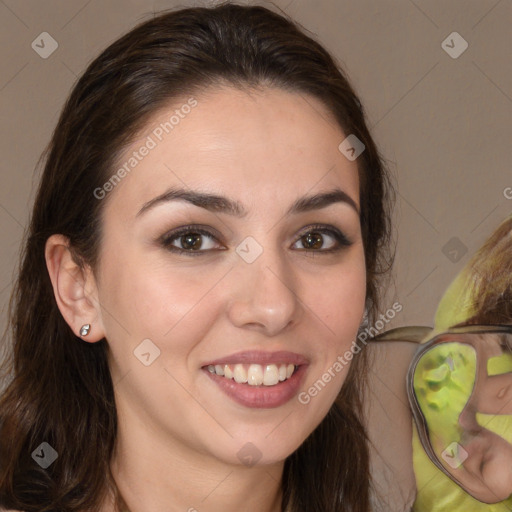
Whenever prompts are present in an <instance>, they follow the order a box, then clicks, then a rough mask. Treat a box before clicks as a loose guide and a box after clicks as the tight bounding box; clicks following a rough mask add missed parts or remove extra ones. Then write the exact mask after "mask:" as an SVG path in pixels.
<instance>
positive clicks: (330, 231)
mask: <svg viewBox="0 0 512 512" xmlns="http://www.w3.org/2000/svg"><path fill="white" fill-rule="evenodd" d="M191 233H194V234H198V235H203V236H206V237H209V238H212V239H213V240H216V241H217V242H218V239H217V237H216V236H215V235H214V234H213V233H212V232H210V231H208V230H207V229H204V228H202V227H200V226H197V225H195V226H194V225H189V226H182V227H181V228H178V229H177V230H175V231H172V232H170V233H166V234H165V235H163V236H162V237H160V244H161V245H162V246H163V247H164V248H165V249H168V250H169V251H171V252H174V253H177V254H186V255H187V256H200V255H202V254H206V253H209V252H212V251H214V250H216V249H207V250H197V251H194V250H190V249H189V250H187V249H181V248H179V247H175V246H174V245H171V243H172V242H173V241H175V240H176V239H178V238H180V237H182V236H183V235H187V234H191ZM311 233H318V234H327V235H331V236H332V237H333V238H334V240H335V241H336V242H337V243H338V246H337V247H334V248H331V249H297V250H299V251H302V252H310V253H311V252H312V253H315V252H317V253H324V254H325V253H328V254H332V253H336V252H338V251H341V250H343V249H345V248H348V247H350V246H351V245H352V242H351V241H350V240H349V239H348V238H347V237H346V236H345V235H344V234H343V233H342V232H341V231H339V230H338V229H336V228H334V227H327V226H324V225H320V224H314V225H311V226H307V228H306V229H305V230H304V231H302V233H301V234H300V235H299V237H298V240H297V242H298V241H299V240H300V239H301V238H302V237H303V236H306V235H308V234H311ZM297 242H295V243H297ZM217 250H219V249H217ZM220 250H222V249H220Z"/></svg>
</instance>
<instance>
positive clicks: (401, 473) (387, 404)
mask: <svg viewBox="0 0 512 512" xmlns="http://www.w3.org/2000/svg"><path fill="white" fill-rule="evenodd" d="M417 349H418V344H416V343H410V342H403V341H376V342H371V343H369V344H368V350H369V372H368V393H367V396H366V401H365V404H366V407H365V409H366V421H367V425H366V426H367V430H368V437H369V439H370V462H371V472H372V478H373V481H374V487H375V493H376V495H377V496H376V498H375V499H376V500H377V501H378V502H379V504H380V506H375V507H374V508H375V510H379V511H380V510H382V511H389V510H393V511H394V512H397V511H405V510H410V508H411V506H412V502H413V500H414V496H415V494H416V486H415V478H414V471H413V466H412V414H411V410H410V407H409V401H408V397H407V391H406V376H407V371H408V369H409V364H410V362H411V360H412V358H413V356H414V354H415V353H416V350H417Z"/></svg>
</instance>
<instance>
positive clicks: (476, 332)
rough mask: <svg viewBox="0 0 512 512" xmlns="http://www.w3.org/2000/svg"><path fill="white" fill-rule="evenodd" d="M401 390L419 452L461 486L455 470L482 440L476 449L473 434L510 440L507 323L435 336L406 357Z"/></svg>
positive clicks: (511, 348)
mask: <svg viewBox="0 0 512 512" xmlns="http://www.w3.org/2000/svg"><path fill="white" fill-rule="evenodd" d="M407 394H408V397H409V402H410V404H411V409H412V413H413V417H414V421H415V423H416V426H417V430H418V435H419V439H420V441H421V443H422V445H423V447H424V449H425V452H426V453H427V455H428V456H429V458H430V459H431V460H432V462H433V463H434V464H435V465H436V466H437V467H438V468H439V469H440V470H441V471H443V473H445V474H446V475H448V476H449V477H450V478H451V479H452V480H454V481H455V482H457V483H458V484H459V485H460V486H461V487H463V488H465V486H464V483H463V482H461V481H460V480H458V478H457V471H456V470H457V469H458V468H459V467H461V466H463V467H464V464H465V463H466V464H468V463H469V462H471V463H473V461H474V458H475V457H477V456H478V457H481V456H482V453H483V452H482V450H485V449H486V448H482V447H483V446H487V445H484V444H483V443H482V442H480V443H479V445H478V446H479V448H478V450H480V451H477V449H476V448H474V446H476V444H475V440H477V438H478V436H481V435H482V433H485V434H488V433H489V432H493V433H494V434H496V435H498V436H500V437H501V438H503V439H505V441H507V442H508V443H510V444H512V326H509V325H471V326H464V327H458V328H452V329H450V330H449V331H446V332H443V333H440V334H437V335H435V336H434V337H432V338H431V339H430V340H428V341H427V342H426V343H424V344H422V345H421V346H420V348H419V350H418V352H417V353H416V354H415V356H414V357H413V360H412V361H411V364H410V366H409V371H408V374H407ZM481 439H483V436H482V437H481ZM481 439H480V441H481ZM489 446H490V445H489ZM470 447H471V448H470ZM469 457H473V459H472V460H471V461H468V459H469ZM510 466H512V460H511V461H510V464H509V467H510ZM503 469H504V470H506V471H508V468H503Z"/></svg>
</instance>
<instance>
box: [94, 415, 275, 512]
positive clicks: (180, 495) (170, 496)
mask: <svg viewBox="0 0 512 512" xmlns="http://www.w3.org/2000/svg"><path fill="white" fill-rule="evenodd" d="M131 419H133V418H131ZM120 420H122V418H120ZM126 425H131V427H132V428H131V430H130V431H127V429H126ZM134 425H139V427H138V428H133V426H134ZM283 467H284V462H279V463H277V464H272V465H265V466H253V467H247V466H244V465H234V464H229V463H225V462H223V461H219V460H218V459H215V458H213V457H210V456H207V455H205V454H204V453H198V452H197V451H195V450H193V449H191V448H190V447H187V446H183V445H182V444H179V443H177V442H176V441H175V440H173V439H169V438H168V436H164V434H163V433H156V432H155V431H154V430H153V431H149V429H145V428H143V426H142V425H141V424H140V423H139V422H137V421H119V422H118V433H117V440H116V449H115V452H114V456H113V458H112V461H111V470H112V475H113V477H114V480H115V485H116V487H117V489H118V492H119V494H120V496H121V497H122V500H121V502H123V501H124V504H123V506H122V507H124V509H125V510H123V508H122V507H120V508H119V509H118V508H117V507H115V505H114V503H113V501H111V502H110V506H108V505H106V506H105V508H104V510H105V511H107V510H108V511H109V512H111V511H112V512H114V511H116V512H117V511H119V512H130V511H131V512H135V511H137V512H157V511H158V512H161V511H162V510H166V511H169V512H171V511H180V512H185V511H187V512H209V511H211V512H214V511H218V510H222V511H223V512H235V511H236V512H240V511H245V510H247V511H253V510H258V511H259V512H280V511H281V500H282V489H281V478H282V472H283Z"/></svg>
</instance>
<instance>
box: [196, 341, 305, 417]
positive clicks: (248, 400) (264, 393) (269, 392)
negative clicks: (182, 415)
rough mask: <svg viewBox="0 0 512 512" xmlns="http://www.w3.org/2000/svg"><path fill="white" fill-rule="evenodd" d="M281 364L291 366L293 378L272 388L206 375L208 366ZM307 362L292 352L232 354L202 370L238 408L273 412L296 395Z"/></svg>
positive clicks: (207, 364) (208, 373)
mask: <svg viewBox="0 0 512 512" xmlns="http://www.w3.org/2000/svg"><path fill="white" fill-rule="evenodd" d="M237 363H238V364H247V363H255V364H261V365H264V364H283V363H291V364H294V365H295V366H296V367H297V368H296V370H295V372H294V373H293V375H292V376H291V377H290V378H289V379H286V380H285V381H283V382H279V383H278V384H276V385H275V386H263V385H261V386H250V385H249V384H244V383H240V384H239V383H237V382H235V381H234V380H231V379H226V378H225V377H221V376H220V375H217V374H215V373H211V372H209V371H208V369H207V368H208V366H209V365H216V364H237ZM308 366H309V361H308V360H307V359H306V358H305V357H303V356H301V355H299V354H295V353H293V352H285V351H282V352H260V351H249V352H240V353H238V354H233V355H230V356H228V357H225V358H222V359H216V360H215V361H209V362H208V363H206V365H204V366H203V367H202V370H203V371H204V372H205V373H206V375H208V377H209V378H210V379H211V380H212V381H213V382H214V383H215V384H216V385H217V386H218V387H219V388H220V390H221V391H223V392H224V393H225V394H226V395H227V396H228V397H229V398H231V399H232V400H234V401H235V402H237V403H238V404H240V405H243V406H245V407H250V408H253V409H272V408H276V407H280V406H281V405H284V404H285V403H287V402H289V401H290V400H291V399H292V398H293V397H294V396H295V395H296V394H297V393H298V391H299V389H300V387H301V384H302V382H303V380H304V377H305V374H306V371H307V368H308Z"/></svg>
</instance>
